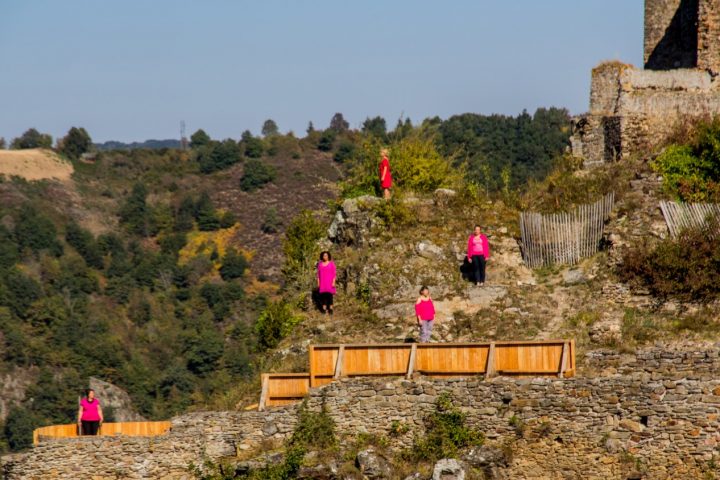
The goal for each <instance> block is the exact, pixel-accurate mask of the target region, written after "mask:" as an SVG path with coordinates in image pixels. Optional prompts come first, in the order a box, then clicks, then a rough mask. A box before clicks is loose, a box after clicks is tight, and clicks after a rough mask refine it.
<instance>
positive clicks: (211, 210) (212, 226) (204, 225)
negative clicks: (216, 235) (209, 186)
mask: <svg viewBox="0 0 720 480" xmlns="http://www.w3.org/2000/svg"><path fill="white" fill-rule="evenodd" d="M195 218H196V220H197V224H198V229H199V230H200V231H203V232H207V231H212V230H218V229H219V228H220V217H219V216H218V214H217V211H216V210H215V206H213V203H212V200H210V195H208V194H207V192H203V194H202V195H200V198H199V199H198V202H197V204H196V205H195Z"/></svg>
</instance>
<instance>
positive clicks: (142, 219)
mask: <svg viewBox="0 0 720 480" xmlns="http://www.w3.org/2000/svg"><path fill="white" fill-rule="evenodd" d="M120 223H122V224H123V225H124V226H125V228H127V230H128V231H129V232H131V233H134V234H136V235H142V236H144V237H150V236H152V235H155V234H156V233H157V226H156V225H155V221H154V216H153V214H152V209H151V208H150V206H149V205H148V204H147V188H146V187H145V185H144V184H143V183H136V184H135V185H133V188H132V192H131V193H130V195H129V196H128V198H127V200H125V203H124V204H123V205H122V207H121V208H120Z"/></svg>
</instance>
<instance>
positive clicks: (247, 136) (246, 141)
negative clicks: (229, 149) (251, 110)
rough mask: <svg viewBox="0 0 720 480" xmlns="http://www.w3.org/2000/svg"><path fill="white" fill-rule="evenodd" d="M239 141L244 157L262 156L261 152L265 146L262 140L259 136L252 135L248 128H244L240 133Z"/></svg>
mask: <svg viewBox="0 0 720 480" xmlns="http://www.w3.org/2000/svg"><path fill="white" fill-rule="evenodd" d="M240 143H241V144H242V150H243V152H244V153H245V156H246V157H250V158H260V157H262V154H263V152H264V150H265V147H264V146H263V142H262V140H260V139H259V138H257V137H254V136H253V134H252V133H250V130H245V131H244V132H243V133H242V137H241V140H240Z"/></svg>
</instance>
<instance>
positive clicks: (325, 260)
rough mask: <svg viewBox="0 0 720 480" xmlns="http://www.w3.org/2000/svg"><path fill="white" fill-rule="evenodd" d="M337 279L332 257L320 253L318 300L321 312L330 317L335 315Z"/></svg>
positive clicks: (326, 253)
mask: <svg viewBox="0 0 720 480" xmlns="http://www.w3.org/2000/svg"><path fill="white" fill-rule="evenodd" d="M336 277H337V272H336V269H335V264H334V263H333V261H332V255H330V252H327V251H325V252H322V253H320V261H319V262H318V264H317V285H318V293H319V296H318V300H319V304H320V310H322V312H323V313H327V314H330V315H332V313H333V296H334V295H335V293H337V290H336V289H335V279H336Z"/></svg>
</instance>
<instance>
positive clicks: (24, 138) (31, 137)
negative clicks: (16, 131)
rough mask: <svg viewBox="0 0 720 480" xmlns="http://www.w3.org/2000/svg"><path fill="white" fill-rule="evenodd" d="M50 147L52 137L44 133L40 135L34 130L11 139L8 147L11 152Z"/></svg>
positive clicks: (31, 129)
mask: <svg viewBox="0 0 720 480" xmlns="http://www.w3.org/2000/svg"><path fill="white" fill-rule="evenodd" d="M50 147H52V137H51V136H50V135H48V134H46V133H40V132H38V131H37V130H36V129H34V128H30V129H28V130H26V131H25V133H23V134H22V135H21V136H19V137H17V138H15V139H13V141H12V144H11V145H10V148H12V149H13V150H22V149H26V148H50Z"/></svg>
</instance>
